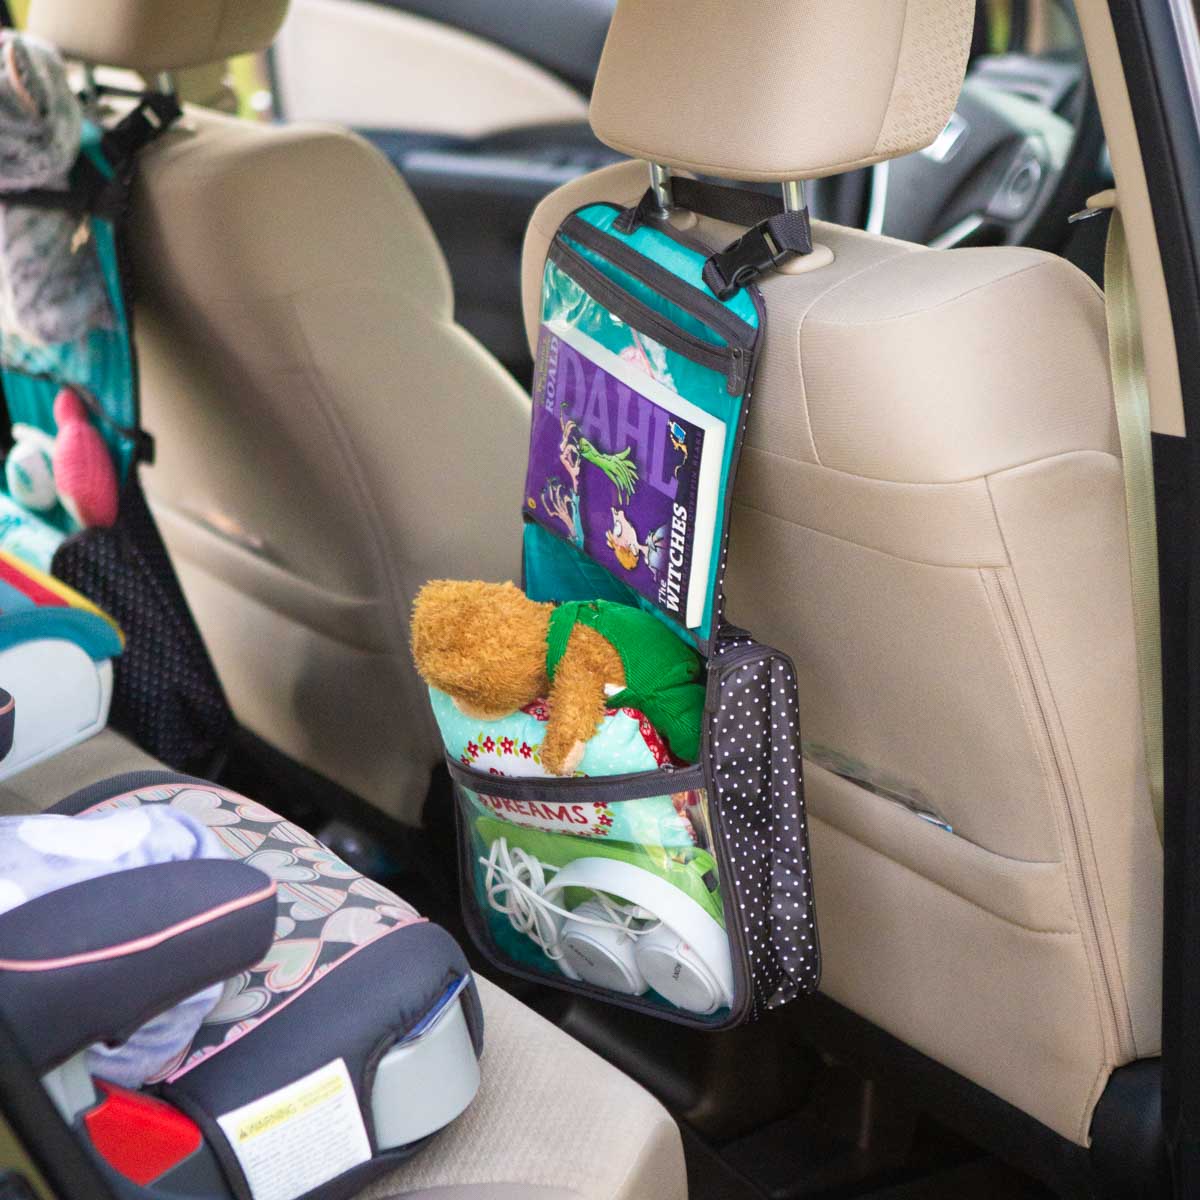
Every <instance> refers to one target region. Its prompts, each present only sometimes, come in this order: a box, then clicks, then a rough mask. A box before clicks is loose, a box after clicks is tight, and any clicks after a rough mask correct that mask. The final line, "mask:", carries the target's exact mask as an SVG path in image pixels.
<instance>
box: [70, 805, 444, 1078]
mask: <svg viewBox="0 0 1200 1200" xmlns="http://www.w3.org/2000/svg"><path fill="white" fill-rule="evenodd" d="M144 804H166V805H169V806H170V807H172V808H175V809H178V810H180V811H182V812H185V813H187V814H188V816H190V817H192V818H193V819H194V820H196V821H199V822H200V823H201V824H203V825H207V826H208V828H209V829H210V830H211V831H212V833H213V834H214V835H215V837H216V838H217V840H218V841H219V842H220V843H221V844H222V846H223V847H224V848H225V850H226V851H227V852H228V854H229V857H230V858H236V859H241V860H242V861H243V862H245V863H246V864H247V865H248V866H251V867H256V868H257V869H258V870H260V871H262V872H263V873H264V874H265V875H269V876H270V877H271V878H272V879H274V880H275V882H276V884H277V885H278V894H279V913H278V916H277V918H276V923H275V942H274V944H273V945H272V946H271V949H270V950H269V951H268V952H267V954H266V955H265V957H264V958H263V959H262V960H261V961H260V962H258V963H257V964H256V965H255V966H254V967H252V968H251V969H250V970H249V971H243V972H242V973H241V974H240V975H237V976H235V977H234V978H233V979H231V980H229V981H228V982H227V983H226V985H225V991H224V993H223V994H222V996H221V999H220V1001H219V1002H218V1004H217V1006H216V1008H214V1009H213V1011H212V1012H211V1013H210V1014H209V1016H208V1017H207V1019H206V1020H205V1022H204V1024H203V1025H202V1026H201V1027H200V1032H199V1033H198V1034H197V1035H196V1037H195V1038H194V1039H193V1041H192V1044H191V1046H190V1047H189V1048H188V1049H187V1050H186V1051H185V1052H183V1053H182V1054H181V1055H180V1056H179V1057H178V1058H177V1059H176V1060H175V1061H174V1062H173V1063H171V1064H170V1066H169V1067H168V1068H167V1070H166V1071H164V1072H163V1073H162V1074H161V1075H160V1076H159V1078H160V1079H170V1080H175V1079H178V1078H179V1077H180V1076H182V1075H184V1074H186V1073H187V1072H188V1071H190V1070H191V1069H192V1068H193V1067H195V1066H196V1065H197V1064H198V1063H201V1062H204V1061H205V1060H207V1059H209V1058H211V1057H212V1056H213V1055H214V1054H217V1053H219V1052H220V1051H221V1050H222V1049H224V1048H225V1047H226V1046H229V1045H231V1044H232V1043H233V1042H235V1041H237V1040H238V1039H239V1038H241V1037H243V1036H244V1035H245V1034H247V1033H249V1032H250V1030H251V1029H253V1028H254V1027H255V1026H257V1025H258V1024H259V1023H260V1022H262V1021H266V1020H268V1019H269V1018H270V1017H272V1016H274V1014H275V1013H277V1012H279V1011H280V1010H281V1009H283V1008H284V1007H286V1006H287V1004H288V1003H290V1002H291V1000H293V999H295V997H297V996H299V995H300V994H301V993H302V992H304V991H305V990H307V989H308V988H310V987H312V986H313V984H315V983H316V982H317V981H318V980H319V979H321V978H322V977H323V976H325V975H327V974H328V973H329V972H330V971H332V970H333V969H334V968H335V967H337V966H338V965H339V964H340V963H342V962H343V961H345V959H347V958H348V957H349V956H350V955H352V954H355V953H357V952H358V951H359V950H361V949H362V948H363V947H364V946H367V945H370V944H371V943H372V942H375V941H377V940H378V939H379V938H381V937H385V936H386V935H387V934H389V933H392V932H394V931H395V930H397V929H403V928H404V927H405V926H407V925H412V924H414V923H415V922H418V921H422V920H424V918H423V917H421V916H420V915H419V914H418V913H417V912H416V910H415V909H414V908H413V907H412V906H411V905H410V904H407V903H405V901H403V900H402V899H400V897H399V896H397V895H396V894H395V893H394V892H390V891H389V890H388V889H387V888H385V887H383V886H382V885H380V884H378V883H375V882H374V881H373V880H370V879H366V878H365V877H364V876H362V875H360V874H359V873H358V872H357V871H356V870H354V868H353V867H351V866H349V865H348V864H346V863H344V862H343V861H342V860H341V859H340V858H338V857H337V855H336V854H334V853H333V852H332V851H330V850H328V849H326V847H324V846H322V845H321V843H320V842H318V841H317V839H316V838H314V837H313V836H312V834H310V833H307V832H306V831H305V830H303V829H301V828H300V827H299V826H298V825H294V824H293V823H292V822H291V821H288V820H286V819H285V818H283V817H281V816H279V815H278V814H276V813H273V812H272V811H271V810H270V809H268V808H264V807H263V806H262V805H261V804H257V803H255V802H253V801H251V800H247V799H246V798H245V797H244V796H239V795H238V794H237V793H236V792H229V791H226V790H225V789H224V788H220V787H217V786H216V785H214V784H204V783H164V784H157V785H155V786H151V787H144V788H139V789H137V790H134V791H128V792H123V793H122V794H121V795H118V796H113V797H111V798H109V799H107V800H103V801H101V802H100V803H98V804H95V805H93V806H92V807H90V808H88V809H86V810H85V811H86V812H89V813H96V812H107V811H110V810H113V809H121V808H137V807H139V806H141V805H144Z"/></svg>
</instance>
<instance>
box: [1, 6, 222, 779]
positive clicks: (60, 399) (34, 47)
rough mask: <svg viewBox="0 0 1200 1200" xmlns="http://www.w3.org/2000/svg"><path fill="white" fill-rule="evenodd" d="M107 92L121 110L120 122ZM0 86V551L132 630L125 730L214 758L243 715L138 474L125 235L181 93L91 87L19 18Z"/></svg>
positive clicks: (202, 763)
mask: <svg viewBox="0 0 1200 1200" xmlns="http://www.w3.org/2000/svg"><path fill="white" fill-rule="evenodd" d="M112 96H118V97H120V98H121V100H120V103H121V104H122V105H123V106H124V107H125V109H126V110H127V111H125V112H124V114H123V115H121V116H120V117H119V119H118V118H117V117H116V116H115V115H114V114H113V112H112V111H111V101H110V97H112ZM31 97H32V101H33V102H34V103H33V104H32V107H30V104H31ZM0 98H3V100H4V102H5V105H6V111H7V112H9V113H10V114H11V119H10V125H9V127H7V129H6V132H5V138H7V139H10V140H11V141H12V143H13V148H12V149H11V152H7V151H6V154H5V156H4V159H3V170H0V384H2V386H3V400H4V405H5V408H6V410H7V419H8V424H9V426H10V427H11V433H12V438H13V441H14V445H13V446H12V448H11V449H10V451H9V453H8V457H7V460H6V463H5V470H4V477H3V480H2V481H0V550H5V551H7V552H9V553H11V554H13V555H15V556H16V557H18V558H20V559H22V560H23V561H25V562H27V563H29V564H31V565H32V566H33V567H35V568H37V569H39V570H41V571H43V572H46V573H49V574H52V575H54V576H56V577H57V578H59V579H61V580H63V581H64V582H65V583H67V584H69V585H70V586H71V587H73V588H75V589H76V590H77V591H79V592H81V593H82V594H83V595H85V596H87V597H88V598H89V599H90V600H92V601H93V602H95V603H96V604H98V605H99V606H101V607H102V608H103V609H105V610H106V611H107V612H108V613H110V614H112V616H113V618H114V619H115V620H116V621H117V623H118V624H119V625H120V626H121V628H122V629H123V630H124V633H125V636H126V638H127V639H128V644H127V646H126V648H125V654H124V655H123V657H122V658H121V659H120V660H119V661H118V662H117V663H116V664H115V666H114V669H113V681H112V713H111V717H112V724H113V726H114V728H116V729H118V730H119V731H120V732H122V733H124V734H126V735H127V736H129V737H130V738H131V739H132V740H133V741H135V742H136V743H137V744H138V745H140V746H141V747H142V748H143V749H145V750H146V751H147V752H148V753H150V754H151V755H153V756H154V757H155V758H157V759H159V760H161V761H163V762H165V763H166V764H167V765H169V766H172V767H174V768H176V769H179V770H206V769H207V768H208V766H209V765H210V762H211V760H212V759H213V757H214V755H216V754H217V753H219V752H220V751H222V750H223V749H224V747H225V742H226V740H227V738H228V735H229V733H230V732H231V730H232V716H231V713H230V710H229V707H228V704H227V703H226V700H225V696H224V694H223V692H222V690H221V686H220V683H219V682H218V680H217V677H216V673H215V671H214V670H213V667H212V664H211V662H210V661H209V658H208V654H207V652H206V650H205V648H204V645H203V642H202V640H201V638H200V634H199V631H198V630H197V628H196V625H195V623H194V621H193V619H192V616H191V613H190V611H189V609H188V607H187V603H186V601H185V599H184V596H183V593H182V591H181V589H180V587H179V584H178V581H177V580H176V578H175V574H174V571H173V568H172V567H171V564H170V562H169V560H168V558H167V553H166V550H165V548H164V547H163V544H162V540H161V537H160V536H159V533H158V530H157V528H156V527H155V525H154V521H153V518H152V517H151V515H150V512H149V509H148V507H147V505H146V501H145V498H144V496H143V494H142V490H141V485H140V482H139V480H138V468H139V465H140V464H141V463H149V462H152V461H153V440H152V439H151V438H150V436H149V435H148V434H147V433H146V431H145V430H143V429H142V428H141V424H140V398H139V384H138V365H137V354H136V346H135V344H134V338H133V319H134V314H133V306H132V296H131V293H130V289H129V266H128V263H127V262H126V261H125V250H124V243H123V235H122V226H123V223H124V221H125V219H126V217H127V215H128V212H129V207H130V197H131V191H132V187H133V181H134V176H135V171H136V167H137V158H138V155H139V153H140V152H141V151H142V150H143V149H144V148H145V147H146V146H147V145H148V144H149V143H150V142H152V141H153V140H154V139H156V138H157V137H159V136H161V135H162V134H163V133H164V132H165V131H166V130H168V129H169V128H170V127H171V126H172V124H173V123H174V122H175V121H176V120H177V119H178V117H179V115H180V108H179V105H178V103H177V101H176V100H175V97H174V96H172V95H168V94H164V93H158V92H147V93H143V94H136V93H124V92H118V91H115V90H109V91H104V90H101V91H100V92H97V93H93V94H91V95H89V96H87V97H85V98H84V100H83V101H81V100H80V99H78V98H77V97H76V96H75V95H74V94H73V93H72V91H71V89H70V86H69V83H68V81H67V77H66V72H65V68H64V66H63V63H62V60H61V58H60V57H59V55H58V54H57V52H56V51H55V50H53V49H52V48H51V47H49V46H48V45H46V44H45V43H43V42H39V41H37V40H35V39H32V38H26V37H25V36H24V35H22V34H20V33H17V32H14V31H12V30H7V29H6V30H3V31H0ZM17 147H23V148H25V149H27V148H29V147H40V148H42V149H43V150H44V151H45V152H44V153H42V154H27V153H22V152H21V150H19V149H17ZM198 452H201V451H200V450H199V449H198ZM0 686H8V687H9V690H10V691H12V690H13V688H12V686H11V685H6V684H5V680H4V679H3V678H0ZM14 694H15V695H16V701H17V706H18V710H20V708H21V707H22V702H23V699H24V697H22V696H21V695H20V694H17V693H14Z"/></svg>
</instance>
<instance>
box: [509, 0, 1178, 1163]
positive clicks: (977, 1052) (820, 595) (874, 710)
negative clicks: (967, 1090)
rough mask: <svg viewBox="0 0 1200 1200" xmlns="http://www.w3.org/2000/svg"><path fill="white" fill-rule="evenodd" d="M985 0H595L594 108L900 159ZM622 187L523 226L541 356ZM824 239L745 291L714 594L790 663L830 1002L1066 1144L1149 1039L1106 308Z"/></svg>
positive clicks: (1031, 271) (789, 159)
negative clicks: (723, 593)
mask: <svg viewBox="0 0 1200 1200" xmlns="http://www.w3.org/2000/svg"><path fill="white" fill-rule="evenodd" d="M974 7H975V6H974V3H973V2H972V0H863V2H862V3H858V4H854V5H846V4H843V3H839V2H837V0H790V2H789V3H787V4H786V5H781V4H778V3H771V2H768V0H746V2H745V3H742V4H737V5H729V4H727V3H724V2H723V0H619V4H618V8H617V12H616V17H615V20H614V23H613V26H612V29H611V31H610V34H609V39H608V43H607V46H606V48H605V52H604V57H603V60H602V63H601V67H600V73H599V78H598V80H597V84H596V89H595V93H594V95H593V100H592V110H591V120H592V124H593V126H594V128H595V130H596V132H597V134H598V135H599V136H600V137H601V138H602V139H603V140H604V141H605V142H607V143H608V144H610V145H612V146H615V147H616V148H618V149H620V150H624V151H626V152H628V153H630V154H632V155H635V156H639V157H642V158H649V159H653V160H656V161H658V162H661V163H666V164H669V165H671V166H673V167H675V168H682V169H685V170H686V169H690V170H693V171H698V172H705V173H709V174H714V175H719V176H725V177H729V178H734V179H757V180H783V179H789V178H795V177H811V176H820V175H825V174H830V173H832V172H835V171H840V170H845V169H846V168H848V167H851V166H857V165H863V164H866V163H871V162H874V161H877V160H880V159H884V158H888V157H892V156H895V155H899V154H902V153H905V152H908V151H911V150H915V149H917V148H919V147H920V146H922V145H925V144H927V143H929V142H930V141H931V140H932V139H933V137H934V136H935V135H936V134H937V133H938V132H939V131H940V129H941V128H942V126H943V125H944V124H945V122H946V120H947V118H948V116H949V114H950V112H951V109H952V107H953V104H954V101H955V97H956V95H957V91H958V87H959V84H960V82H961V79H962V75H963V70H964V66H965V60H966V53H967V45H968V41H969V37H970V30H971V22H972V18H973V14H974ZM748 63H753V64H754V68H753V69H746V68H745V67H744V64H748ZM646 183H647V172H646V167H645V165H644V164H639V163H636V162H635V163H629V164H621V165H618V166H615V167H610V168H607V169H606V170H603V171H600V172H597V173H596V174H594V175H591V176H588V177H585V178H583V179H581V180H577V181H575V182H573V183H571V184H568V185H567V186H566V187H564V188H562V189H561V190H560V191H558V192H556V193H554V194H553V195H551V196H550V197H548V198H547V199H546V200H545V201H544V202H543V204H542V205H541V207H540V208H539V209H538V210H537V212H536V214H535V216H534V219H533V223H532V226H531V228H530V231H529V235H528V239H527V242H526V249H525V269H524V288H525V297H524V299H525V309H526V318H527V322H528V326H529V334H530V339H531V344H532V340H533V337H534V335H535V333H536V322H537V313H538V302H537V296H538V290H539V286H540V279H541V273H542V265H543V262H544V260H545V254H546V248H547V244H548V241H549V239H550V238H551V236H552V235H553V233H554V230H555V228H556V226H557V225H558V223H559V221H560V220H561V219H562V218H563V216H565V215H566V214H567V213H568V212H569V211H571V210H572V209H574V208H576V207H578V206H579V205H582V204H585V203H587V202H589V201H591V200H594V199H607V200H614V201H618V202H623V203H632V202H634V201H636V200H637V199H638V198H639V196H640V195H641V194H642V192H643V191H644V189H645V187H646ZM696 232H697V233H698V234H699V235H700V236H702V237H704V238H706V239H707V240H708V241H709V242H710V243H711V244H713V245H714V246H715V247H716V246H722V245H724V244H725V243H726V242H727V241H728V240H729V239H730V238H731V237H732V236H734V235H735V234H736V233H737V232H738V231H737V230H734V229H732V228H731V227H729V226H723V225H718V224H716V223H714V222H712V221H710V220H707V219H701V220H700V221H699V223H698V226H697V227H696ZM814 235H815V240H816V242H817V243H818V244H819V245H821V246H824V247H826V248H827V250H828V252H829V254H830V255H831V259H832V261H827V262H826V263H825V265H820V263H821V262H822V260H824V259H826V258H827V257H828V256H827V254H826V252H824V251H822V252H819V254H818V255H814V257H813V259H812V261H811V263H808V264H798V266H799V272H800V273H795V274H792V273H783V274H776V275H774V276H771V277H769V278H767V279H766V280H765V281H764V282H763V285H762V287H763V293H764V296H765V299H766V307H767V314H768V315H767V335H766V345H765V351H764V357H763V360H762V363H761V367H760V371H759V376H758V380H757V383H756V386H755V389H754V396H753V399H752V403H751V408H750V420H749V429H748V433H747V440H746V449H745V453H744V456H743V459H742V471H741V475H740V477H739V481H738V494H737V498H736V505H735V513H734V521H733V531H732V540H731V558H730V570H729V576H728V590H729V597H730V605H729V610H730V617H731V619H733V620H734V621H736V622H737V623H738V624H740V625H744V626H746V627H748V628H750V629H752V630H753V631H754V632H755V634H756V635H757V636H759V637H761V638H762V639H764V640H767V641H773V642H775V643H776V644H778V645H779V646H781V647H783V648H784V649H786V650H787V651H789V652H790V653H791V654H792V655H793V656H794V658H795V660H796V665H797V668H798V670H799V677H800V691H801V703H802V718H803V729H804V737H805V741H806V755H807V775H806V788H807V795H808V802H809V814H810V820H811V824H812V853H813V872H814V878H815V887H816V896H817V912H818V919H819V922H820V931H821V943H822V947H823V951H824V976H823V983H822V988H823V990H824V991H825V992H826V993H827V994H828V995H829V996H831V997H833V998H834V999H836V1000H838V1001H839V1002H841V1003H842V1004H844V1005H846V1006H848V1007H849V1008H851V1009H853V1010H855V1011H856V1012H858V1013H860V1014H862V1015H864V1016H865V1017H867V1018H869V1019H870V1020H871V1021H873V1022H875V1023H876V1024H878V1025H879V1026H881V1027H883V1028H884V1029H886V1030H888V1031H889V1032H891V1033H892V1034H894V1035H896V1036H898V1037H900V1038H902V1039H903V1040H905V1041H906V1042H908V1043H909V1044H910V1045H912V1046H914V1047H915V1048H917V1049H918V1050H920V1051H922V1052H923V1053H924V1054H926V1055H928V1056H930V1057H932V1058H935V1059H937V1060H940V1061H941V1062H942V1063H944V1064H946V1065H948V1066H949V1067H951V1068H953V1069H954V1070H955V1071H957V1072H959V1073H961V1074H962V1075H964V1076H966V1077H967V1078H969V1079H971V1080H973V1081H974V1082H976V1083H978V1084H980V1085H982V1086H983V1087H985V1088H987V1089H989V1090H991V1091H992V1092H994V1093H995V1094H997V1095H998V1096H1000V1097H1002V1098H1003V1099H1005V1100H1007V1101H1009V1102H1010V1103H1011V1104H1013V1105H1015V1106H1017V1107H1019V1108H1021V1109H1023V1110H1024V1111H1025V1112H1027V1113H1029V1114H1031V1115H1032V1116H1034V1117H1035V1118H1037V1119H1038V1120H1039V1121H1041V1122H1043V1123H1044V1124H1045V1125H1047V1126H1049V1127H1051V1128H1052V1129H1053V1130H1055V1131H1057V1132H1058V1133H1059V1134H1061V1135H1062V1136H1063V1137H1065V1138H1068V1139H1070V1140H1072V1141H1075V1142H1078V1143H1081V1144H1086V1143H1087V1139H1088V1130H1089V1122H1090V1119H1091V1113H1092V1109H1093V1106H1094V1104H1095V1101H1096V1099H1097V1097H1098V1096H1099V1094H1100V1092H1101V1090H1102V1089H1103V1087H1104V1084H1105V1082H1106V1081H1107V1079H1108V1076H1109V1074H1110V1073H1111V1071H1112V1070H1113V1068H1114V1067H1116V1066H1117V1065H1120V1064H1122V1063H1126V1062H1128V1061H1130V1060H1132V1059H1135V1058H1139V1057H1145V1056H1152V1055H1155V1054H1157V1053H1158V1051H1159V1037H1160V1022H1159V1003H1160V1001H1159V995H1160V992H1159V971H1160V958H1161V938H1160V917H1161V887H1162V854H1161V846H1160V843H1159V839H1158V834H1157V831H1156V827H1155V823H1154V817H1153V814H1152V811H1151V804H1150V799H1149V793H1148V788H1147V779H1146V769H1145V762H1144V752H1143V739H1142V733H1141V725H1140V720H1141V718H1140V710H1139V706H1138V690H1137V680H1136V662H1135V647H1134V632H1133V618H1132V613H1131V600H1130V581H1129V566H1128V561H1127V550H1126V534H1125V512H1124V493H1123V488H1122V472H1121V462H1120V457H1119V448H1118V440H1117V430H1116V422H1115V418H1114V410H1113V398H1112V390H1111V386H1110V383H1109V375H1108V361H1107V349H1106V338H1105V318H1104V305H1103V300H1102V297H1101V295H1100V293H1099V292H1098V290H1097V289H1096V288H1095V287H1094V286H1093V285H1092V284H1091V282H1090V281H1089V280H1088V279H1086V278H1085V277H1084V276H1083V275H1082V274H1081V273H1080V272H1079V271H1077V270H1076V269H1075V268H1074V267H1072V266H1070V265H1069V264H1067V263H1066V262H1064V261H1062V260H1060V259H1057V258H1055V257H1053V256H1051V255H1048V254H1044V253H1040V252H1037V251H1033V250H1026V249H1016V248H1012V249H1007V248H996V249H962V250H949V251H934V250H927V249H924V248H922V247H919V246H914V245H908V244H904V243H901V242H897V241H892V240H889V239H886V238H882V237H876V236H872V235H869V234H865V233H861V232H858V231H855V230H850V229H842V228H837V227H835V226H832V225H827V224H822V223H819V222H818V223H816V224H815V229H814ZM921 812H923V813H924V814H925V815H926V816H932V817H935V818H936V819H937V820H940V821H941V822H943V823H944V824H945V825H948V826H950V827H952V832H951V831H949V830H947V829H946V828H943V827H939V825H937V824H934V823H931V821H930V820H928V819H925V817H923V816H922V815H919V813H921Z"/></svg>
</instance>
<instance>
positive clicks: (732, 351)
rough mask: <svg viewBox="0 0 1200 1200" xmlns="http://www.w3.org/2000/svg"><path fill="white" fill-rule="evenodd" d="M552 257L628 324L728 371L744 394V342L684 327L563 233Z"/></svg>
mask: <svg viewBox="0 0 1200 1200" xmlns="http://www.w3.org/2000/svg"><path fill="white" fill-rule="evenodd" d="M548 257H549V259H550V261H551V262H552V263H554V265H555V266H556V267H558V269H559V270H560V271H562V272H563V273H564V274H565V275H567V276H569V277H570V278H571V279H573V280H574V281H575V282H576V283H577V284H578V285H579V286H580V287H581V288H583V290H584V291H585V292H587V293H588V295H590V296H591V297H592V298H593V299H595V300H597V301H599V303H601V304H603V305H604V307H605V308H607V309H608V310H609V311H610V312H613V313H615V314H616V315H617V316H618V317H620V318H621V320H622V321H624V322H625V323H626V324H627V325H632V326H633V328H634V329H636V330H638V331H639V332H640V333H644V334H646V336H647V337H651V338H653V339H654V340H655V341H656V342H661V343H662V344H663V345H664V346H666V347H667V348H668V349H670V350H674V351H675V352H676V353H677V354H682V355H683V356H684V358H690V359H691V360H692V362H694V363H699V364H700V366H702V367H707V368H708V369H709V370H710V371H715V372H717V374H718V375H724V376H725V387H726V390H727V391H728V392H729V394H730V395H731V396H740V395H741V394H742V390H743V387H744V381H745V375H744V368H743V363H744V361H745V358H746V351H745V350H743V349H742V347H741V346H717V345H714V344H713V343H712V342H706V341H705V340H704V339H703V338H701V337H697V336H696V335H695V334H694V333H688V332H687V331H686V330H684V329H680V328H679V326H678V325H676V324H675V322H674V321H672V320H670V319H669V318H667V317H664V316H663V315H662V314H661V313H656V312H655V311H654V309H652V308H650V306H649V305H646V304H643V303H642V302H641V301H640V300H638V299H636V298H635V297H633V296H631V295H630V294H629V293H628V292H627V291H626V290H625V289H624V288H623V287H621V285H620V284H618V283H614V282H613V280H611V279H609V277H608V276H607V275H605V274H604V272H603V271H601V270H600V269H599V267H597V266H595V265H594V264H593V263H590V262H588V260H587V259H586V258H584V256H583V255H582V254H580V253H579V251H578V250H576V249H575V248H574V247H573V246H571V245H569V244H568V243H567V242H566V241H565V240H564V239H563V238H562V237H561V236H558V235H556V236H555V239H554V241H553V242H551V243H550V252H549V256H548Z"/></svg>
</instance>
